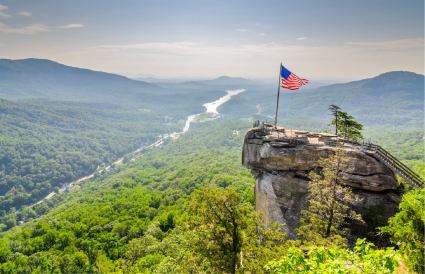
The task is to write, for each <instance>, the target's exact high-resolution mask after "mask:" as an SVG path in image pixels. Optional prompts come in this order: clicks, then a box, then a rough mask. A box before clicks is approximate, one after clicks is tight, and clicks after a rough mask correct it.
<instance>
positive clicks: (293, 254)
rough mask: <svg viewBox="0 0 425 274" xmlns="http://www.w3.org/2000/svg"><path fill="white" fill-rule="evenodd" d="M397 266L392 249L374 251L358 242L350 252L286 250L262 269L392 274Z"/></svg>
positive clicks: (312, 247)
mask: <svg viewBox="0 0 425 274" xmlns="http://www.w3.org/2000/svg"><path fill="white" fill-rule="evenodd" d="M397 265H398V261H397V255H396V253H395V252H394V250H393V249H392V248H387V249H383V250H379V249H378V250H377V249H374V248H373V244H371V243H367V242H366V241H365V240H364V239H358V240H357V242H356V245H355V247H354V249H353V250H350V249H346V248H340V247H338V248H325V247H320V246H311V247H309V248H308V250H307V252H305V251H303V250H302V249H299V248H295V247H292V248H289V249H288V252H287V255H286V256H285V257H283V258H282V259H280V260H277V261H271V262H270V263H268V264H267V266H266V267H265V269H266V271H267V272H269V273H273V274H274V273H276V274H277V273H300V274H301V273H341V274H357V273H358V274H359V273H369V274H375V273H388V274H390V273H393V272H394V271H395V270H396V267H397Z"/></svg>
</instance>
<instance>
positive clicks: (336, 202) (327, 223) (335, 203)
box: [297, 148, 361, 245]
mask: <svg viewBox="0 0 425 274" xmlns="http://www.w3.org/2000/svg"><path fill="white" fill-rule="evenodd" d="M346 161H347V158H346V156H345V155H344V153H343V151H342V150H341V149H340V148H337V150H336V152H335V155H333V156H331V157H328V158H321V159H320V160H319V163H318V164H319V166H320V167H321V170H320V171H312V172H310V173H309V178H310V180H311V181H310V183H309V190H308V202H309V206H308V209H307V210H304V211H302V212H301V213H302V215H303V218H302V219H301V225H300V227H299V228H298V230H297V234H298V236H299V237H300V238H301V239H302V240H304V241H307V242H315V243H321V244H328V243H329V244H335V245H340V244H343V243H344V242H345V239H344V236H345V235H346V233H347V229H343V224H344V223H345V221H346V219H348V218H351V219H355V220H358V221H361V217H360V215H358V214H356V213H355V212H354V211H352V210H351V209H350V208H349V207H348V205H347V204H349V203H350V202H352V201H353V199H354V198H353V194H352V191H351V189H350V188H348V187H346V186H343V185H341V181H342V174H341V173H342V172H341V168H342V167H343V166H344V164H345V162H346Z"/></svg>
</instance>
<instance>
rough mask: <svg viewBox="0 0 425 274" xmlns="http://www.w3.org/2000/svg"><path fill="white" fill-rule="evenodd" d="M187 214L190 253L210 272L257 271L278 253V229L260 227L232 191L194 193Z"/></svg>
mask: <svg viewBox="0 0 425 274" xmlns="http://www.w3.org/2000/svg"><path fill="white" fill-rule="evenodd" d="M189 214H190V216H191V217H190V221H189V222H190V223H189V227H190V229H191V230H192V231H193V232H194V233H193V237H194V238H193V239H192V243H193V246H192V247H193V250H194V254H199V255H200V258H199V261H200V262H202V261H203V260H205V259H206V260H207V261H208V264H209V265H210V266H211V271H212V272H215V273H217V272H225V273H236V272H244V271H249V272H257V271H259V270H261V267H262V266H263V265H264V264H265V263H266V262H267V261H268V260H270V258H272V257H273V256H276V255H277V254H279V244H282V243H283V233H282V232H281V230H279V229H277V227H275V226H270V227H266V226H265V225H262V222H259V219H258V216H257V215H256V213H255V211H254V210H253V208H252V206H251V205H250V204H247V203H245V202H243V201H242V200H241V199H240V196H239V195H238V194H237V192H236V191H234V190H232V189H226V190H223V189H214V188H212V189H211V188H208V189H202V190H197V191H195V192H194V194H193V195H192V196H191V199H190V202H189ZM267 259H268V260H267ZM263 261H264V262H263ZM262 262H263V263H262ZM258 268H259V269H258Z"/></svg>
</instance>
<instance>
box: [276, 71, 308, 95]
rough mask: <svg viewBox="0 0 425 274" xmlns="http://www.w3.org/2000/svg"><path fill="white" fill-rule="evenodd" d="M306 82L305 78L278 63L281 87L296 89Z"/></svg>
mask: <svg viewBox="0 0 425 274" xmlns="http://www.w3.org/2000/svg"><path fill="white" fill-rule="evenodd" d="M307 83H308V80H307V79H302V78H299V77H298V76H296V75H295V74H294V73H292V72H290V71H289V70H288V69H287V68H285V67H284V66H282V65H280V86H281V87H282V88H286V89H290V90H296V89H299V88H300V87H301V86H303V85H306V84H307Z"/></svg>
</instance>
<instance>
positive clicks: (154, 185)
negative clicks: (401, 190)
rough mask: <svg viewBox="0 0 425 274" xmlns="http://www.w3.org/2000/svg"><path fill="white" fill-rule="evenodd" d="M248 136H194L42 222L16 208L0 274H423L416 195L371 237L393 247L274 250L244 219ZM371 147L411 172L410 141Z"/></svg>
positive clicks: (80, 190)
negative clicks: (19, 216)
mask: <svg viewBox="0 0 425 274" xmlns="http://www.w3.org/2000/svg"><path fill="white" fill-rule="evenodd" d="M251 124H252V121H251V120H249V119H225V118H222V119H219V120H215V121H211V122H205V123H201V124H195V125H194V126H193V129H191V130H190V131H189V132H187V133H186V134H185V135H183V136H181V137H180V138H178V139H177V140H173V141H170V142H168V143H167V144H166V145H165V146H163V147H161V148H157V149H154V150H151V151H148V152H146V153H145V154H144V155H143V156H142V157H140V158H138V159H136V160H135V161H132V162H130V163H129V164H128V165H126V166H123V167H122V168H121V170H119V171H118V172H117V173H115V174H111V175H108V176H104V177H103V178H98V179H95V180H93V181H89V182H82V183H81V184H78V185H76V186H74V187H73V188H72V189H71V192H69V193H66V194H60V195H57V197H55V198H53V199H52V200H51V201H49V203H50V204H49V205H50V206H51V209H49V208H48V206H47V205H43V206H44V207H45V209H44V213H46V214H44V215H43V216H41V217H39V218H35V219H32V218H33V217H35V216H36V215H37V214H36V212H32V211H33V209H31V208H27V209H26V216H25V218H26V219H25V221H26V222H27V223H26V224H24V225H21V226H17V227H14V228H12V229H11V230H9V231H7V232H3V233H2V236H1V238H0V246H1V248H0V272H1V273H94V272H96V273H264V272H267V273H393V272H394V271H397V272H400V271H407V269H410V270H411V271H416V272H418V273H421V272H423V270H424V269H423V263H424V261H423V256H422V255H423V251H424V250H423V239H422V232H423V229H424V227H423V224H424V221H425V216H424V212H425V211H424V203H423V199H424V195H425V193H424V190H423V189H422V190H413V191H409V192H408V193H407V194H405V195H404V197H403V201H402V203H401V204H400V212H399V213H398V214H397V215H396V216H395V217H393V218H392V219H390V221H389V223H388V224H386V225H385V226H384V227H383V228H382V229H381V231H382V232H381V233H384V234H386V235H388V236H389V237H390V238H391V241H392V242H393V244H394V246H393V247H388V248H381V249H377V248H375V247H374V246H373V244H371V243H368V242H367V241H365V240H363V239H358V240H357V243H356V244H355V246H353V247H351V248H350V247H349V246H348V245H347V243H345V242H344V241H342V242H338V241H329V240H326V239H323V242H322V244H321V245H320V246H319V245H318V244H317V242H313V241H310V240H309V239H307V238H301V240H288V239H286V237H285V233H283V232H282V230H281V227H280V226H279V225H277V224H273V225H267V226H266V225H265V224H264V222H263V221H262V216H260V215H258V214H257V213H256V212H255V210H254V207H255V205H254V190H253V187H254V183H255V182H254V178H253V176H252V175H251V173H250V171H249V170H248V169H246V168H245V167H243V166H242V165H241V159H240V158H241V145H242V142H243V138H244V134H245V132H246V131H247V129H248V128H249V127H250V126H251ZM417 134H418V132H412V133H410V132H406V133H403V134H401V135H399V138H398V140H400V136H405V137H401V138H406V140H412V138H411V137H412V136H414V137H417ZM370 136H374V135H372V133H371V134H370ZM420 139H422V137H421V138H418V140H420ZM380 140H381V142H380V145H382V146H383V147H386V148H388V149H389V150H390V151H392V153H394V154H396V155H397V156H398V157H400V158H401V159H402V160H405V161H406V163H408V164H411V166H412V168H415V169H416V171H421V170H422V171H423V165H422V166H421V165H419V161H420V158H418V157H420V156H419V155H420V153H419V152H420V147H421V142H420V141H415V140H416V139H415V138H413V140H412V141H411V142H412V143H409V150H403V149H402V148H400V147H399V146H398V145H397V143H394V141H393V140H394V138H391V137H388V138H386V137H382V138H381V139H380ZM395 148H398V149H400V150H397V149H395ZM402 151H412V153H413V154H412V155H413V156H411V154H404V153H403V152H402ZM415 151H416V152H417V153H416V154H414V153H415ZM411 161H417V162H413V163H414V164H412V162H411ZM415 165H419V166H418V167H416V166H415ZM422 175H423V173H422ZM9 216H11V218H12V219H13V218H16V215H13V216H12V215H9ZM405 239H408V241H405ZM401 273H402V272H401Z"/></svg>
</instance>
